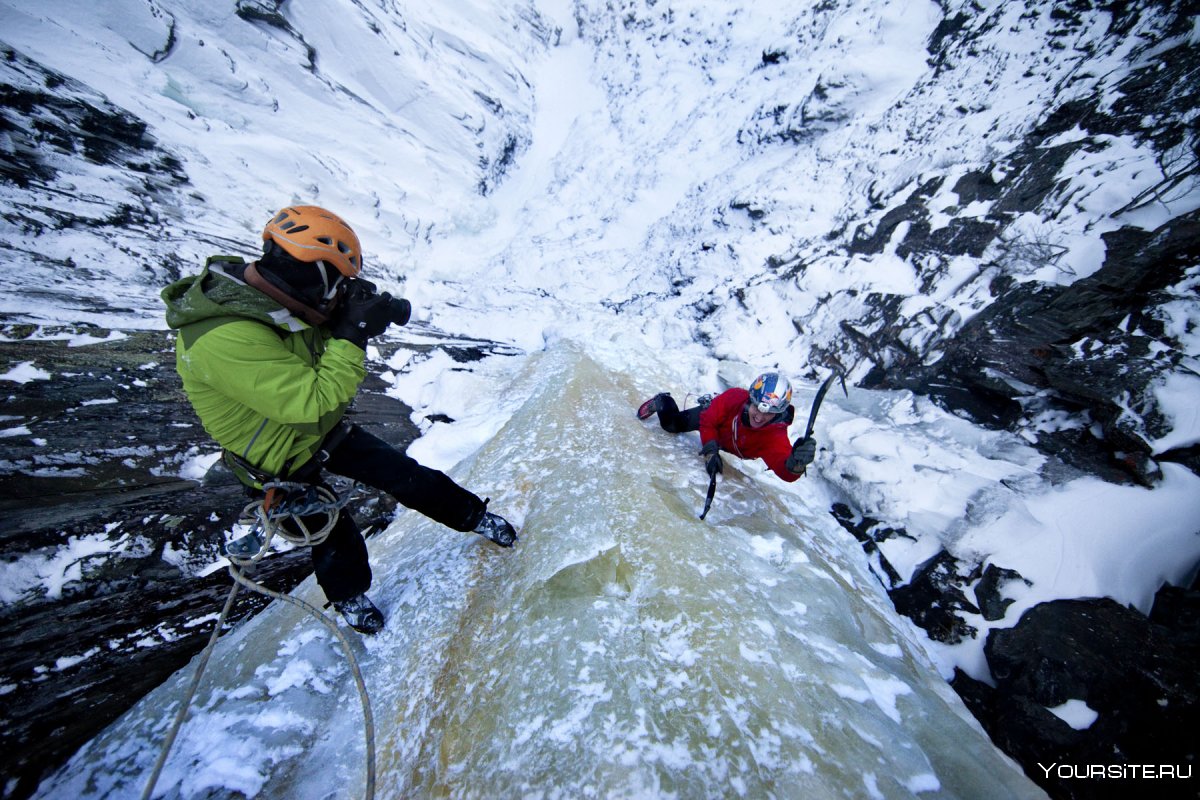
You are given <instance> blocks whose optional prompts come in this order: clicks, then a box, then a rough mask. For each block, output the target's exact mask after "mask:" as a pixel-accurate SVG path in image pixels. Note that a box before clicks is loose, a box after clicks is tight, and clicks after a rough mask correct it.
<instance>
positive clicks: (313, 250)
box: [262, 206, 362, 278]
mask: <svg viewBox="0 0 1200 800" xmlns="http://www.w3.org/2000/svg"><path fill="white" fill-rule="evenodd" d="M262 238H263V241H264V242H275V244H277V245H279V246H280V247H282V248H283V249H284V251H286V252H287V254H288V255H290V256H291V257H292V258H294V259H296V260H297V261H304V262H306V263H313V262H317V261H324V262H325V263H327V264H331V265H333V267H334V268H335V269H336V270H337V271H338V272H340V273H341V274H342V275H344V276H345V277H347V278H354V277H356V276H357V275H358V273H359V272H361V271H362V245H360V244H359V243H358V235H357V234H355V233H354V230H353V229H352V228H351V227H350V226H349V225H347V224H346V223H345V221H344V220H343V219H342V218H341V217H339V216H338V215H337V214H334V213H333V212H331V211H326V210H325V209H323V208H321V207H319V206H287V207H286V208H283V209H281V210H280V211H279V213H278V214H276V215H275V216H273V217H271V221H270V222H268V223H267V226H266V227H265V228H263V233H262Z"/></svg>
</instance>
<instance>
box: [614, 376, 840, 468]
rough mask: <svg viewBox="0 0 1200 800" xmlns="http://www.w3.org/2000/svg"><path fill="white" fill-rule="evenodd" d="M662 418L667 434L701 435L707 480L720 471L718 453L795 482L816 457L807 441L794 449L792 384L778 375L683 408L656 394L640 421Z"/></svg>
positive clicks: (641, 412)
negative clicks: (757, 463)
mask: <svg viewBox="0 0 1200 800" xmlns="http://www.w3.org/2000/svg"><path fill="white" fill-rule="evenodd" d="M655 413H657V414H658V424H659V425H661V426H662V429H663V430H665V431H667V432H669V433H684V432H686V431H697V430H698V431H700V444H701V447H700V455H702V456H704V460H705V468H706V469H707V470H708V474H709V477H712V476H714V475H716V474H717V473H719V472H721V468H722V462H721V454H720V451H721V450H724V451H725V452H726V453H733V454H734V455H735V456H737V457H738V458H744V459H751V458H761V459H762V460H763V461H765V462H766V464H767V466H768V467H770V468H771V471H772V472H774V473H775V474H776V475H778V476H779V477H780V478H782V479H783V480H785V481H788V482H791V481H794V480H796V479H797V478H799V477H800V476H801V475H803V474H804V472H805V469H806V468H807V467H808V465H809V464H811V463H812V460H813V457H814V456H815V455H816V451H817V443H816V442H815V441H814V440H813V439H812V438H811V437H807V438H804V439H800V440H798V441H797V442H796V444H795V445H793V444H792V443H791V441H790V440H789V439H788V425H790V424H791V422H792V419H793V418H794V417H795V414H796V410H795V409H794V408H793V407H792V386H791V384H790V383H788V379H787V378H785V377H784V376H783V375H781V374H780V373H778V372H766V373H763V374H762V375H759V376H758V377H757V378H755V379H754V382H753V383H752V384H750V388H749V389H742V388H740V387H735V388H733V389H727V390H726V391H724V392H722V393H721V394H719V395H717V396H716V397H714V398H712V400H711V401H710V402H707V403H705V402H704V401H703V400H702V401H701V404H700V405H698V406H694V407H692V408H689V409H686V410H684V411H680V410H679V406H678V405H677V404H676V403H675V399H674V398H673V397H671V395H669V394H666V393H663V394H656V395H654V397H651V398H650V399H649V400H647V401H646V402H644V403H642V405H641V406H640V407H639V408H638V411H637V415H638V419H641V420H646V419H649V418H650V417H651V416H653V415H654V414H655Z"/></svg>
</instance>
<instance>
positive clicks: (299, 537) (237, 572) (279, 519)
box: [142, 483, 375, 800]
mask: <svg viewBox="0 0 1200 800" xmlns="http://www.w3.org/2000/svg"><path fill="white" fill-rule="evenodd" d="M296 487H299V488H300V489H302V490H303V491H304V494H303V495H302V496H301V497H300V500H299V502H297V501H296V500H292V501H290V502H289V500H287V499H285V500H284V501H282V502H280V503H277V504H271V507H270V508H268V507H267V506H268V503H269V502H270V501H269V500H263V501H261V502H259V501H256V502H253V503H249V504H247V505H246V507H245V508H244V509H243V510H242V515H241V517H240V518H239V520H238V522H239V524H247V525H250V526H251V533H250V534H248V535H253V536H258V538H259V539H260V542H261V544H260V546H259V548H258V551H257V552H256V553H253V554H252V555H251V554H247V555H244V556H242V555H239V556H235V555H233V554H231V553H228V552H227V555H228V557H229V560H230V564H229V575H230V577H232V578H233V581H234V583H233V586H232V587H231V588H230V590H229V597H227V598H226V600H225V607H224V608H223V609H222V610H221V615H220V616H219V617H218V618H217V624H216V627H215V628H213V632H212V636H210V637H209V640H208V644H207V645H205V647H204V651H203V652H202V653H201V656H200V663H199V664H197V665H196V673H195V675H193V676H192V682H191V684H190V685H189V686H188V690H187V693H186V694H185V696H184V700H183V704H182V705H181V706H180V707H179V711H178V712H177V713H176V715H175V721H174V722H173V723H172V725H171V729H170V731H169V732H168V733H167V737H166V740H165V741H164V742H163V748H162V751H161V752H160V753H159V755H158V760H157V761H156V762H155V764H154V770H153V772H152V773H151V775H150V778H149V780H148V781H147V782H146V788H145V789H144V790H143V792H142V800H150V798H151V796H152V795H153V793H154V787H155V785H156V784H157V783H158V778H159V776H160V775H161V774H162V770H163V767H164V766H165V765H166V763H167V754H168V753H170V752H171V747H172V746H173V745H174V744H175V739H176V737H177V736H178V735H179V731H180V729H181V728H182V727H183V722H184V720H185V719H186V718H187V713H188V709H189V708H190V707H191V704H192V700H193V698H194V697H195V695H196V690H197V688H199V686H200V679H201V677H202V676H203V674H204V670H205V668H206V667H207V666H208V660H209V657H210V656H211V655H212V652H213V648H214V647H215V646H216V644H217V639H218V638H219V637H220V635H221V628H222V627H223V626H224V625H225V620H226V618H227V617H228V616H229V612H230V611H231V610H232V608H233V600H234V598H235V597H237V593H238V588H239V587H241V586H245V587H246V588H247V589H250V590H251V591H254V592H257V593H258V594H261V595H263V596H265V597H270V598H273V599H275V600H282V601H284V602H285V603H291V604H292V605H294V606H297V607H299V608H302V609H304V610H305V611H307V612H308V613H309V614H311V615H312V616H314V617H316V618H317V619H318V620H320V621H321V623H322V624H323V625H324V626H325V627H327V628H328V629H329V630H330V631H332V632H333V635H334V636H336V637H337V639H338V642H340V643H341V646H342V652H344V653H345V654H346V661H347V662H349V664H350V671H351V673H352V674H353V675H354V683H355V685H356V686H357V687H358V696H359V700H360V701H361V703H362V710H363V734H364V737H365V739H366V746H367V765H366V769H367V776H366V777H367V783H366V790H365V794H364V796H365V798H366V800H373V798H374V797H375V718H374V716H373V715H372V714H371V699H370V697H369V696H368V695H367V684H366V682H365V681H364V680H363V676H362V670H361V669H359V666H358V659H356V658H355V657H354V651H353V649H351V647H350V641H349V640H348V639H347V638H346V636H345V634H343V633H342V632H341V631H340V630H338V626H337V623H336V622H334V621H333V620H331V619H330V618H329V617H327V616H325V614H323V613H321V610H320V609H318V608H316V607H314V606H313V605H311V604H310V603H306V602H304V601H303V600H300V599H298V598H295V597H291V596H290V595H286V594H281V593H279V592H276V591H273V590H271V589H268V588H267V587H265V586H262V585H260V584H258V583H255V582H254V581H252V580H250V579H249V578H247V577H246V575H245V574H244V572H243V568H244V567H248V566H252V565H254V564H256V563H258V561H259V560H261V559H262V558H263V557H264V556H265V555H266V553H267V552H268V550H269V549H270V545H271V539H272V538H273V537H274V536H275V535H279V537H280V538H282V539H285V540H287V541H289V542H292V543H293V544H299V545H305V546H308V547H311V546H313V545H316V544H320V543H321V542H323V541H325V538H326V537H327V536H329V532H330V531H331V530H333V526H334V525H335V524H337V519H338V515H339V514H340V513H341V509H342V508H343V507H344V506H345V505H346V503H347V502H348V500H349V498H350V497H351V496H352V495H353V491H354V490H353V489H352V490H351V491H350V492H348V493H347V496H346V497H345V498H344V499H342V500H338V498H337V496H336V495H334V493H333V492H332V491H331V490H329V489H327V488H326V487H324V486H319V487H315V490H316V491H315V494H314V493H313V492H312V488H314V487H308V486H303V485H301V484H282V483H280V484H268V485H267V486H266V487H264V488H275V489H281V490H283V491H284V492H286V491H288V490H289V489H290V490H292V491H295V488H296ZM355 488H357V486H356V487H355ZM270 497H271V495H270V494H268V498H270ZM317 513H324V514H326V515H327V516H328V519H327V521H326V522H325V524H324V525H322V526H321V527H320V528H319V529H317V531H315V532H313V531H310V530H309V529H308V527H307V526H306V525H305V524H304V523H303V522H302V521H301V520H300V517H301V516H312V515H314V514H317ZM287 519H291V520H293V522H294V523H295V525H296V528H297V529H298V530H296V531H290V530H288V529H287V528H286V527H285V526H284V525H283V522H284V520H287Z"/></svg>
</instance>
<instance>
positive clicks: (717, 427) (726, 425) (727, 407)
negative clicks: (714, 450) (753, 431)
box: [700, 386, 750, 450]
mask: <svg viewBox="0 0 1200 800" xmlns="http://www.w3.org/2000/svg"><path fill="white" fill-rule="evenodd" d="M749 398H750V393H749V392H747V391H746V390H745V389H741V388H738V387H736V386H735V387H734V388H732V389H726V390H725V391H723V392H721V393H720V394H719V395H717V396H716V397H714V398H713V401H712V402H711V403H709V405H708V408H706V409H704V410H703V411H701V412H700V444H702V445H704V444H708V443H709V442H711V441H713V440H714V439H715V440H716V441H717V442H718V443H719V444H720V445H721V448H722V449H726V450H727V449H728V448H729V445H730V444H731V443H732V441H733V418H734V417H736V416H737V415H738V414H740V413H742V406H744V405H745V404H746V400H748V399H749Z"/></svg>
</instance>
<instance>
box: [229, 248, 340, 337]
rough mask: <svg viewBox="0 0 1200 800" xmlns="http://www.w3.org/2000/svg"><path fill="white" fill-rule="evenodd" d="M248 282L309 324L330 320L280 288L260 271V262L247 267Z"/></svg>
mask: <svg viewBox="0 0 1200 800" xmlns="http://www.w3.org/2000/svg"><path fill="white" fill-rule="evenodd" d="M243 279H244V280H245V281H246V283H248V284H250V285H251V286H253V287H254V288H255V289H258V290H259V291H260V292H262V293H263V294H265V295H266V296H267V297H269V298H271V299H272V300H274V301H275V302H276V303H279V305H281V306H283V307H284V308H286V309H287V310H288V311H290V312H292V313H293V314H295V315H296V316H297V317H299V318H300V319H302V320H304V321H305V322H307V323H308V324H309V325H324V324H325V323H326V322H328V321H329V317H328V315H326V314H323V313H321V312H320V311H318V310H317V309H315V308H313V307H312V306H308V305H305V304H304V303H301V302H300V301H299V300H297V299H296V298H294V297H292V296H291V295H290V294H288V293H287V292H285V291H283V290H282V289H280V288H279V287H278V286H276V285H275V284H273V283H271V281H270V280H268V279H267V278H266V277H265V276H264V275H263V274H262V273H261V272H259V271H258V262H257V261H255V262H253V263H251V264H250V265H249V266H247V267H246V272H245V274H244V275H243Z"/></svg>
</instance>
